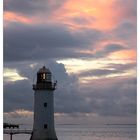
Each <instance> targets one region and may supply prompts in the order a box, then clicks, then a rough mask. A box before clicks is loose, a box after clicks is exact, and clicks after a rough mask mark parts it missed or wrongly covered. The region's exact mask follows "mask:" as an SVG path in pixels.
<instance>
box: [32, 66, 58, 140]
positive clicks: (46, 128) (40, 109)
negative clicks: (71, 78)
mask: <svg viewBox="0 0 140 140" xmlns="http://www.w3.org/2000/svg"><path fill="white" fill-rule="evenodd" d="M51 77H52V75H51V72H50V70H49V69H47V68H46V67H45V66H43V67H42V68H40V69H39V71H38V72H37V82H36V84H35V85H33V90H34V91H35V93H34V124H33V133H32V136H31V138H30V140H58V139H57V136H56V133H55V127H54V103H53V95H54V93H53V91H54V90H55V86H56V82H55V83H53V82H52V78H51Z"/></svg>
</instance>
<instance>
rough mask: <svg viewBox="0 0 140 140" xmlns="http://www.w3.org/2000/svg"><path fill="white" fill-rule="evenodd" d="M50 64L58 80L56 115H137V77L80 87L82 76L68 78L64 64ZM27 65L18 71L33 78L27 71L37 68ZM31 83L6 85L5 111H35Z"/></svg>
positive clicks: (25, 81)
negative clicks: (79, 77)
mask: <svg viewBox="0 0 140 140" xmlns="http://www.w3.org/2000/svg"><path fill="white" fill-rule="evenodd" d="M47 65H48V66H49V67H50V68H51V71H52V72H53V74H54V75H55V79H56V80H58V87H57V90H56V91H55V96H54V97H55V112H56V113H66V114H69V115H74V114H77V113H89V114H90V113H91V114H98V115H99V116H131V115H132V116H133V115H135V114H136V78H128V77H118V78H117V77H116V78H105V79H104V78H102V79H100V80H93V81H92V82H91V83H89V84H85V85H79V82H78V77H77V76H76V75H68V74H67V72H66V69H65V67H64V65H63V64H58V63H56V62H51V63H48V64H47ZM17 66H18V65H17ZM25 66H27V65H23V66H22V68H20V67H19V68H18V67H17V70H18V71H19V72H20V74H21V75H24V76H26V77H30V76H29V75H30V74H31V73H30V72H29V75H28V74H27V73H28V72H27V71H28V70H30V71H31V70H33V69H28V70H27V67H25ZM38 66H40V64H39V65H38ZM38 66H37V67H38ZM37 67H36V68H37ZM24 68H25V69H24ZM28 68H29V65H28ZM121 69H123V68H120V70H121ZM27 75H28V76H27ZM29 79H30V78H29ZM31 81H32V79H30V80H22V81H17V82H12V83H10V84H9V83H8V84H7V83H6V84H5V85H4V89H5V90H4V110H5V112H11V111H15V110H19V109H24V110H30V111H32V110H33V90H32V82H31Z"/></svg>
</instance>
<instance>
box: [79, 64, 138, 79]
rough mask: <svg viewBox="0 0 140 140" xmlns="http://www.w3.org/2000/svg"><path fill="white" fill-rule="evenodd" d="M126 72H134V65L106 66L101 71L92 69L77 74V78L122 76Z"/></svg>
mask: <svg viewBox="0 0 140 140" xmlns="http://www.w3.org/2000/svg"><path fill="white" fill-rule="evenodd" d="M127 70H136V63H128V64H108V65H107V66H106V67H103V68H102V69H93V70H86V71H81V72H79V74H78V76H82V77H86V76H88V77H89V76H97V77H100V76H107V75H112V74H123V73H125V72H126V71H127Z"/></svg>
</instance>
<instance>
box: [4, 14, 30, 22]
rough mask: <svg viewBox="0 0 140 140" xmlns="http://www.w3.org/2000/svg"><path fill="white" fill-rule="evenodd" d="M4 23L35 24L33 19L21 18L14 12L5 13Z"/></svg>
mask: <svg viewBox="0 0 140 140" xmlns="http://www.w3.org/2000/svg"><path fill="white" fill-rule="evenodd" d="M4 21H6V22H21V23H25V24H31V23H33V21H32V19H31V18H28V17H25V16H21V15H19V14H16V13H14V12H8V11H7V12H4Z"/></svg>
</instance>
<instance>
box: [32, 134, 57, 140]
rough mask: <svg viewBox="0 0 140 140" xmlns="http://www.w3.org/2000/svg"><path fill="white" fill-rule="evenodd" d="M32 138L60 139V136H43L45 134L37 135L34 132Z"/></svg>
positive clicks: (44, 139)
mask: <svg viewBox="0 0 140 140" xmlns="http://www.w3.org/2000/svg"><path fill="white" fill-rule="evenodd" d="M30 140H58V138H57V137H56V136H52V137H49V136H46V137H45V136H43V135H40V136H39V135H35V134H34V133H32V135H31V138H30Z"/></svg>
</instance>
